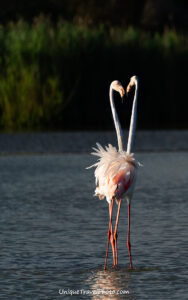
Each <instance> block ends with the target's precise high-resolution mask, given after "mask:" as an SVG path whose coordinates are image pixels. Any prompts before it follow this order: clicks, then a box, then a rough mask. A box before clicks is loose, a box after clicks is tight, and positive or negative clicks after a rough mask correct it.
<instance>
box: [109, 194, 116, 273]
mask: <svg viewBox="0 0 188 300" xmlns="http://www.w3.org/2000/svg"><path fill="white" fill-rule="evenodd" d="M113 204H114V199H112V209H113ZM110 227H111V228H110V242H111V246H112V254H113V266H114V267H115V264H116V260H115V245H114V235H113V229H112V214H111V224H110Z"/></svg>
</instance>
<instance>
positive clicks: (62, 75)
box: [0, 17, 188, 130]
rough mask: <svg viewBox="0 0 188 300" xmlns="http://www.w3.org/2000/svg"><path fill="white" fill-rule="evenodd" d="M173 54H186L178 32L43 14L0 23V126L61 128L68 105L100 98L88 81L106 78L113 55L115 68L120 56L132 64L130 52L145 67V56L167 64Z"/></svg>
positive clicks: (187, 44) (185, 42) (185, 40)
mask: <svg viewBox="0 0 188 300" xmlns="http://www.w3.org/2000/svg"><path fill="white" fill-rule="evenodd" d="M132 53H133V54H132ZM174 53H175V54H176V55H177V57H178V55H179V54H181V55H184V56H185V57H187V53H188V37H187V36H185V35H183V34H178V33H177V32H176V31H169V30H167V31H165V32H164V33H163V34H159V33H153V34H151V33H146V32H142V31H139V30H138V29H134V28H133V27H129V28H127V29H120V28H111V29H108V30H105V28H104V27H103V26H99V27H98V28H95V29H92V28H89V27H84V26H78V25H73V24H69V23H65V22H62V21H59V22H58V23H57V24H52V23H51V22H50V21H49V20H48V19H47V18H44V17H40V18H36V19H35V20H34V22H33V24H29V23H26V22H24V21H21V20H20V21H19V22H17V23H10V24H8V25H7V26H4V27H3V26H0V129H1V130H27V129H28V130H30V129H44V128H50V129H54V128H62V127H63V125H62V124H63V123H62V119H63V111H64V109H65V108H66V106H67V105H68V104H69V103H71V102H74V101H77V99H78V98H79V99H80V98H82V101H83V102H86V101H87V99H88V98H89V97H91V98H92V97H94V98H96V97H97V96H98V94H97V92H96V91H95V90H93V91H92V95H90V91H89V89H90V85H89V84H88V90H87V83H89V81H91V80H101V78H103V77H104V78H105V76H106V75H105V74H106V73H105V72H107V71H105V70H108V65H109V62H111V63H112V64H113V66H114V68H115V59H116V64H117V66H120V65H122V60H123V63H124V64H125V65H126V66H127V68H130V66H131V62H129V61H127V57H126V56H128V57H129V56H130V54H131V55H134V58H136V61H139V64H140V65H141V66H142V65H143V66H145V62H146V59H147V56H148V54H149V55H150V56H153V57H154V61H158V60H159V59H161V58H164V59H167V64H168V58H169V59H171V56H172V54H174ZM99 64H100V74H99ZM167 72H168V71H167ZM169 72H170V71H169ZM96 74H98V76H97V78H98V79H94V78H96ZM87 80H88V82H87ZM83 87H84V88H83ZM83 91H84V92H83Z"/></svg>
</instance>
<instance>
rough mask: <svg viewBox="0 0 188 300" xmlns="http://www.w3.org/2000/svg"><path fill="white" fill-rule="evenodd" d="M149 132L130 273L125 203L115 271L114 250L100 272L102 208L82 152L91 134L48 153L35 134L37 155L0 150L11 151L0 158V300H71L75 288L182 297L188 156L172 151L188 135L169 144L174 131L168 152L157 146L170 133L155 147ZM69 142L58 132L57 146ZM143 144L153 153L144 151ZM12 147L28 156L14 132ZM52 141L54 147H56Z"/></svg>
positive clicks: (187, 266)
mask: <svg viewBox="0 0 188 300" xmlns="http://www.w3.org/2000/svg"><path fill="white" fill-rule="evenodd" d="M185 134H186V133H185V132H184V133H183V136H185ZM101 136H102V135H101ZM146 136H147V134H145V135H144V134H143V135H142V137H143V138H141V136H140V137H139V139H140V144H139V143H138V144H137V145H136V149H137V153H136V157H137V159H138V160H139V161H140V162H142V163H143V164H144V167H143V168H140V170H139V174H138V180H137V185H136V189H135V193H134V197H133V200H132V211H131V213H132V215H131V222H132V223H131V226H132V227H131V239H132V254H133V266H134V269H133V271H130V270H129V269H128V266H129V258H128V251H127V248H126V232H127V205H126V202H124V203H123V205H122V208H121V213H120V223H119V238H118V249H119V251H118V253H119V267H118V269H117V270H114V269H112V268H111V265H112V256H111V252H110V255H109V260H108V270H107V271H103V264H104V258H105V251H106V242H107V235H106V234H107V229H108V205H107V202H106V201H99V200H98V199H97V198H94V197H93V196H92V194H93V191H94V178H93V170H85V167H86V166H88V165H90V164H91V163H92V162H93V161H94V157H91V156H90V155H89V154H88V153H84V151H85V150H86V148H87V146H88V144H89V143H90V142H88V140H89V141H91V140H92V139H94V138H93V137H91V134H89V135H88V138H87V135H86V134H85V138H86V140H85V147H84V146H83V143H82V147H83V149H82V150H83V151H81V150H80V152H79V151H78V153H73V152H74V151H71V149H70V151H65V152H66V153H65V152H62V153H60V154H55V153H51V154H48V153H46V154H45V147H41V145H40V146H39V145H38V144H37V138H36V140H35V138H34V135H33V143H34V141H35V143H34V144H31V146H32V147H33V148H32V147H31V148H32V149H35V147H36V148H37V147H41V152H42V153H43V154H36V153H35V154H22V155H20V154H14V151H13V150H14V149H13V147H10V149H9V146H10V144H11V142H10V144H8V142H7V145H8V146H6V147H5V148H6V149H3V150H2V148H1V147H0V151H1V152H5V153H7V155H1V156H0V166H1V171H0V182H1V185H0V195H1V197H0V241H1V251H0V299H72V296H71V295H70V293H71V292H75V293H79V295H78V294H77V295H76V296H77V299H182V300H184V299H187V295H188V287H187V275H188V251H187V250H188V235H187V223H188V222H187V211H188V210H187V207H188V205H187V194H188V185H187V182H188V152H187V151H185V150H184V151H179V150H178V143H182V145H183V146H184V147H186V146H185V145H186V143H187V141H183V137H182V136H181V133H179V135H178V134H177V133H176V134H175V135H174V143H173V134H172V133H171V143H172V144H173V145H174V148H173V152H172V151H167V148H165V147H164V146H163V145H165V142H166V140H168V139H169V135H166V139H165V135H164V137H163V139H162V140H159V141H158V144H157V143H156V145H155V146H152V145H151V144H150V143H149V141H150V140H151V139H152V134H151V133H150V134H148V136H147V137H146ZM149 136H150V137H149ZM177 136H178V139H179V140H178V141H179V142H177V144H176V140H177ZM2 137H3V136H1V143H2ZM4 137H5V135H4ZM6 138H7V139H10V136H8V137H7V136H6ZM82 138H83V137H82ZM101 139H102V138H101ZM20 140H22V136H21V137H20ZM26 140H27V139H26ZM66 140H67V141H68V142H67V143H70V141H69V140H68V138H67V137H66V136H64V139H63V141H62V144H63V146H62V148H63V147H65V148H66V147H67V146H65V145H64V144H65V143H66ZM47 141H48V135H46V139H45V143H46V144H45V145H47ZM75 141H76V139H74V141H72V149H76V145H75ZM105 142H106V140H105ZM144 142H145V145H146V144H148V145H150V147H151V148H152V152H151V151H147V149H146V150H145V151H144V152H141V150H143V149H142V143H144ZM16 143H18V144H16V145H15V152H17V153H18V152H26V149H25V148H24V147H26V146H27V145H25V144H24V143H23V146H21V142H20V144H19V135H18V136H17V138H16ZM49 143H50V137H49ZM41 144H42V142H41ZM168 144H169V143H168ZM1 145H2V144H1ZM59 145H61V142H60V141H59ZM53 147H54V148H53V149H54V151H51V152H55V150H56V151H57V152H60V151H59V149H56V148H55V144H54V145H53ZM69 147H71V144H70V145H69ZM18 148H19V149H20V150H19V151H18ZM77 148H78V149H80V148H79V143H78V147H77ZM155 149H160V152H159V151H155ZM163 149H164V150H165V151H163ZM175 150H176V151H175ZM180 150H182V146H181V147H180ZM86 151H90V149H87V150H86ZM28 152H29V150H28ZM31 152H32V151H31ZM36 152H37V151H36ZM46 152H48V151H46ZM8 153H9V154H8ZM65 293H69V294H68V295H65ZM84 293H85V294H84ZM97 293H98V294H97ZM110 293H111V294H112V295H110ZM86 294H87V295H86ZM122 294H123V295H122Z"/></svg>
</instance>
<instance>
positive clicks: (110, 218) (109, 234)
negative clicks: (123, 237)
mask: <svg viewBox="0 0 188 300" xmlns="http://www.w3.org/2000/svg"><path fill="white" fill-rule="evenodd" d="M112 209H113V200H112V202H111V203H110V204H109V229H108V243H107V249H106V258H105V263H104V270H106V265H107V259H108V249H109V243H110V237H111V228H112Z"/></svg>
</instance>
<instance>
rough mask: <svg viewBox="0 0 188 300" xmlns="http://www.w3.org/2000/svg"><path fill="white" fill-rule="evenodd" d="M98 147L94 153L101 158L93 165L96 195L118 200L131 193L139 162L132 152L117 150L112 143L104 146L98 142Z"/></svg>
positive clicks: (109, 200)
mask: <svg viewBox="0 0 188 300" xmlns="http://www.w3.org/2000/svg"><path fill="white" fill-rule="evenodd" d="M97 147H98V148H93V150H94V151H95V152H92V154H93V155H95V156H98V157H99V159H98V161H97V163H95V164H94V165H92V166H91V167H96V169H95V178H96V185H97V188H96V190H95V195H96V196H98V197H99V198H100V199H103V198H104V197H106V199H107V201H108V202H109V203H110V202H111V200H112V199H113V198H114V199H116V200H117V201H118V200H119V199H121V198H122V197H124V196H126V195H127V194H128V193H129V192H130V193H131V190H132V188H133V186H134V182H135V179H136V169H137V167H138V166H139V163H138V162H136V160H135V158H134V156H133V154H132V153H131V154H128V153H127V152H125V151H117V150H116V148H115V147H113V146H112V145H111V144H109V145H108V146H106V147H105V148H103V147H102V146H101V145H100V144H98V143H97ZM91 167H89V168H91Z"/></svg>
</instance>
